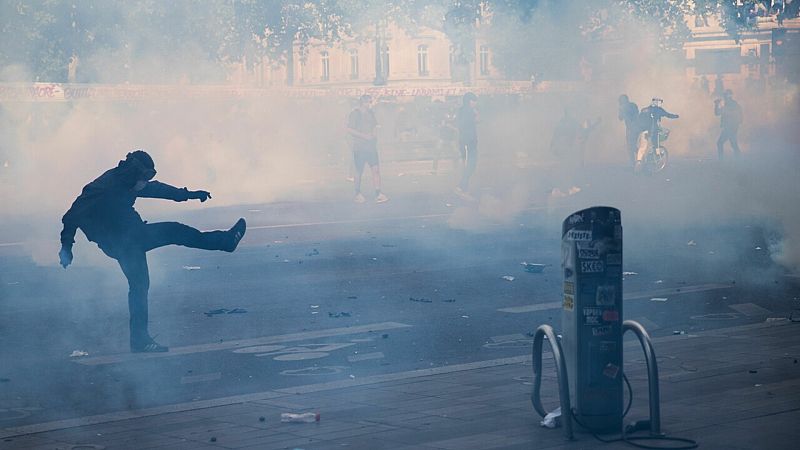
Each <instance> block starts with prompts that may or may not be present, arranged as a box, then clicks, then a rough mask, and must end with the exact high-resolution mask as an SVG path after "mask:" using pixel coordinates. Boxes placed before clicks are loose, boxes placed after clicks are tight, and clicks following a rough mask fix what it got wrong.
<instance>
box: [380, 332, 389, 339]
mask: <svg viewBox="0 0 800 450" xmlns="http://www.w3.org/2000/svg"><path fill="white" fill-rule="evenodd" d="M381 338H383V339H389V333H383V334H382V335H381Z"/></svg>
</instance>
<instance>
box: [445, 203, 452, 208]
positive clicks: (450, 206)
mask: <svg viewBox="0 0 800 450" xmlns="http://www.w3.org/2000/svg"><path fill="white" fill-rule="evenodd" d="M444 206H447V207H448V208H452V207H453V205H452V204H450V203H445V204H444Z"/></svg>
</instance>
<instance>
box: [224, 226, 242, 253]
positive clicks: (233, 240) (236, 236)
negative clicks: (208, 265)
mask: <svg viewBox="0 0 800 450" xmlns="http://www.w3.org/2000/svg"><path fill="white" fill-rule="evenodd" d="M246 231H247V222H245V221H244V219H239V220H237V221H236V223H235V224H234V225H233V227H231V229H230V230H228V235H229V236H230V243H229V244H228V247H227V248H225V249H224V250H225V251H226V252H232V251H234V250H236V247H237V246H238V245H239V241H241V240H242V238H243V237H244V233H245V232H246Z"/></svg>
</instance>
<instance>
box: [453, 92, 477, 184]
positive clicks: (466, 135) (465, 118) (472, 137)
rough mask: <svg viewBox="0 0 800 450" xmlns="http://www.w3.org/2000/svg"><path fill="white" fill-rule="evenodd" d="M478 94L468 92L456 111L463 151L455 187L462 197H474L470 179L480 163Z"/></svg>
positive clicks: (459, 148) (460, 144) (459, 145)
mask: <svg viewBox="0 0 800 450" xmlns="http://www.w3.org/2000/svg"><path fill="white" fill-rule="evenodd" d="M477 105H478V96H477V95H475V94H474V93H472V92H467V93H466V94H464V97H463V104H462V105H461V108H459V110H458V112H457V113H456V126H457V127H458V151H459V152H460V153H461V163H462V166H463V167H462V171H461V181H460V182H459V184H458V186H457V187H456V189H455V192H456V194H457V195H459V196H460V197H462V198H466V199H470V200H471V199H472V197H471V196H470V195H469V193H468V190H469V180H470V178H471V177H472V174H473V173H475V167H476V166H477V163H478V110H477V108H476V106H477Z"/></svg>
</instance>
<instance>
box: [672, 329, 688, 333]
mask: <svg viewBox="0 0 800 450" xmlns="http://www.w3.org/2000/svg"><path fill="white" fill-rule="evenodd" d="M672 334H686V332H685V331H683V330H675V331H673V332H672Z"/></svg>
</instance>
